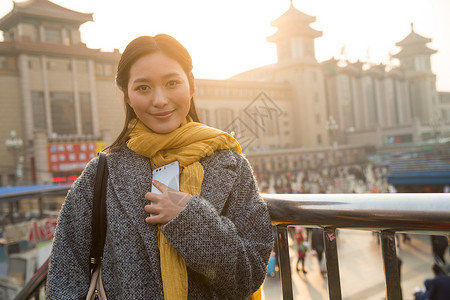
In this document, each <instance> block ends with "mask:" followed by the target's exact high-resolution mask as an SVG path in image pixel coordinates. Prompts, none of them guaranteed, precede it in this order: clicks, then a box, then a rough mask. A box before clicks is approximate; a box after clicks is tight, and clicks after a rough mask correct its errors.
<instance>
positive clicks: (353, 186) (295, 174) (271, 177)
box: [254, 164, 393, 194]
mask: <svg viewBox="0 0 450 300" xmlns="http://www.w3.org/2000/svg"><path fill="white" fill-rule="evenodd" d="M254 172H255V177H256V178H257V180H258V184H259V189H260V191H261V192H263V193H271V194H284V193H286V194H291V193H292V194H309V193H311V194H325V193H327V194H329V193H369V192H372V193H383V192H391V191H393V187H392V186H389V185H388V183H387V180H386V178H385V177H384V176H383V175H385V174H386V172H387V170H386V168H376V167H373V166H372V165H370V164H367V165H363V164H355V165H346V166H332V167H322V168H312V169H296V170H289V169H286V170H279V171H265V170H258V169H256V170H254Z"/></svg>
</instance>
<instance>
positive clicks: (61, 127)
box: [50, 92, 77, 134]
mask: <svg viewBox="0 0 450 300" xmlns="http://www.w3.org/2000/svg"><path fill="white" fill-rule="evenodd" d="M50 103H51V114H52V125H53V131H54V133H56V134H75V133H76V132H77V130H76V122H75V106H74V101H73V93H66V92H53V93H50Z"/></svg>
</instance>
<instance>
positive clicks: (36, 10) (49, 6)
mask: <svg viewBox="0 0 450 300" xmlns="http://www.w3.org/2000/svg"><path fill="white" fill-rule="evenodd" d="M13 3H14V7H13V9H12V10H11V11H10V12H9V13H8V14H6V15H5V16H4V17H3V18H2V19H0V30H3V29H6V28H8V27H10V26H11V25H12V24H14V23H15V22H16V21H17V20H18V19H19V18H20V17H31V18H39V19H46V20H56V21H62V22H64V23H66V22H69V23H74V24H77V25H81V24H83V23H85V22H89V21H93V17H92V15H93V14H92V13H81V12H77V11H74V10H70V9H67V8H65V7H62V6H59V5H57V4H55V3H53V2H50V1H48V0H28V1H25V2H14V1H13Z"/></svg>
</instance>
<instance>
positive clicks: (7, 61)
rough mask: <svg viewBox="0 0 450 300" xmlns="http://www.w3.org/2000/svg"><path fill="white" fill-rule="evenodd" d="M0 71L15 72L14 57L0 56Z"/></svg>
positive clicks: (15, 61)
mask: <svg viewBox="0 0 450 300" xmlns="http://www.w3.org/2000/svg"><path fill="white" fill-rule="evenodd" d="M0 70H17V60H16V58H15V57H14V56H0Z"/></svg>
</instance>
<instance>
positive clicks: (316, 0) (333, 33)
mask: <svg viewBox="0 0 450 300" xmlns="http://www.w3.org/2000/svg"><path fill="white" fill-rule="evenodd" d="M16 1H17V2H23V1H24V0H16ZM52 2H54V3H56V4H58V5H61V6H64V7H66V8H69V9H72V10H76V11H80V12H85V13H93V18H94V22H88V23H85V24H84V25H82V26H81V28H80V31H81V37H82V40H83V42H84V43H86V45H87V46H88V47H90V48H98V49H102V50H104V51H112V50H113V49H114V48H117V49H119V50H120V51H123V50H124V48H125V47H126V45H127V44H128V43H129V42H130V41H131V40H132V39H134V38H136V37H138V36H140V35H155V34H157V33H167V34H170V35H172V36H173V37H175V38H176V39H178V40H179V41H180V42H181V43H182V44H183V45H184V46H185V47H186V48H187V49H188V51H189V52H190V54H191V56H192V59H193V63H194V76H195V77H197V78H206V79H226V78H228V77H230V76H232V75H234V74H237V73H240V72H243V71H246V70H249V69H253V68H256V67H260V66H264V65H268V64H273V63H276V48H275V45H274V44H273V43H269V42H267V41H266V38H267V37H268V36H270V35H272V34H273V33H274V32H276V28H275V27H272V26H271V25H270V22H271V21H273V20H275V19H277V18H278V17H279V16H281V15H282V14H283V13H284V12H285V11H286V10H287V9H288V8H289V6H290V1H289V0H227V1H218V0H189V1H186V0H164V1H161V0H126V1H125V0H76V1H74V0H53V1H52ZM293 5H294V6H295V7H296V8H297V9H298V10H300V11H302V12H304V13H306V14H309V15H311V16H315V17H316V22H314V23H311V27H312V28H314V29H316V30H319V31H322V34H323V35H322V37H319V38H317V39H316V42H315V46H316V58H317V60H318V61H319V62H322V61H324V60H328V59H330V58H332V57H335V58H339V57H341V55H343V57H344V58H345V59H348V60H349V61H356V60H358V59H359V60H362V61H369V62H371V63H373V64H377V63H389V62H390V59H389V57H390V55H389V54H390V53H391V54H395V53H397V52H398V51H399V48H398V47H396V46H395V43H396V42H399V41H400V40H402V39H403V38H404V37H405V36H406V35H408V34H409V33H410V31H411V23H414V31H415V32H416V33H418V34H420V35H422V36H425V37H428V38H431V39H432V42H431V43H429V44H428V46H429V47H430V48H432V49H435V50H438V52H437V54H435V55H433V56H432V59H431V62H432V70H433V72H434V73H435V74H436V75H437V88H438V90H439V91H448V92H450V0H293ZM12 6H13V4H12V0H0V16H3V15H5V14H6V13H7V12H8V11H10V10H11V9H12ZM342 49H345V51H342ZM392 63H394V64H395V61H393V62H392Z"/></svg>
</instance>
